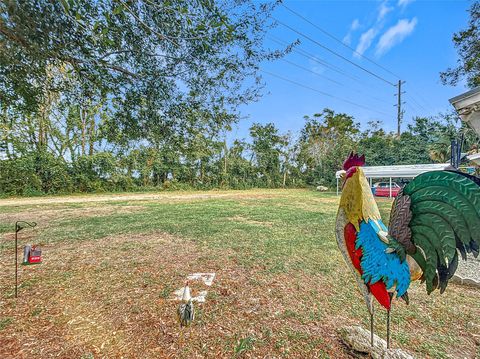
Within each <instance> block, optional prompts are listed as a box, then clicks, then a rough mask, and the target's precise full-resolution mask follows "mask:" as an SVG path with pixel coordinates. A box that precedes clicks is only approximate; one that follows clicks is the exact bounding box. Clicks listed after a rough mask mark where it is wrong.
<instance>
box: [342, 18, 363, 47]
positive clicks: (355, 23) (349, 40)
mask: <svg viewBox="0 0 480 359" xmlns="http://www.w3.org/2000/svg"><path fill="white" fill-rule="evenodd" d="M359 27H360V21H359V20H358V19H355V20H353V21H352V24H351V25H350V29H349V30H348V33H347V34H346V35H345V37H344V38H343V40H342V41H343V43H344V44H347V45H350V44H351V43H352V33H353V32H354V31H355V30H357V29H358V28H359Z"/></svg>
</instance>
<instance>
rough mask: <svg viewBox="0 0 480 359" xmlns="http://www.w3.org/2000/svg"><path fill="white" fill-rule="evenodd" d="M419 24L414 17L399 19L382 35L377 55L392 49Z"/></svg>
mask: <svg viewBox="0 0 480 359" xmlns="http://www.w3.org/2000/svg"><path fill="white" fill-rule="evenodd" d="M416 25H417V18H416V17H414V18H413V19H411V20H408V19H401V20H398V22H397V24H396V25H394V26H392V27H390V28H389V29H388V30H387V31H385V33H384V34H383V35H382V36H381V37H380V40H379V41H378V44H377V47H376V51H375V54H376V56H381V55H383V54H384V53H386V52H387V51H388V50H390V49H391V48H392V47H393V46H395V45H397V44H399V43H401V42H402V41H403V40H404V39H405V38H406V37H407V36H408V35H410V34H411V33H412V32H413V30H415V26H416Z"/></svg>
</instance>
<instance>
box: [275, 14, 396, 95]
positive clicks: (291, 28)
mask: <svg viewBox="0 0 480 359" xmlns="http://www.w3.org/2000/svg"><path fill="white" fill-rule="evenodd" d="M272 18H273V19H274V20H275V21H276V22H278V23H279V24H280V25H282V26H285V27H286V28H287V29H290V30H291V31H293V32H294V33H296V34H298V35H300V36H302V37H304V38H306V39H307V40H309V41H311V42H313V43H314V44H316V45H318V46H320V47H321V48H322V49H324V50H326V51H328V52H330V53H332V54H334V55H335V56H337V57H339V58H341V59H342V60H344V61H346V62H348V63H350V64H352V65H353V66H355V67H358V68H359V69H361V70H363V71H365V72H366V73H368V74H370V75H372V76H374V77H376V78H377V79H379V80H381V81H383V82H385V83H387V84H389V85H391V86H396V85H395V84H394V83H393V82H390V81H388V80H387V79H385V78H383V77H382V76H379V75H377V74H376V73H374V72H372V71H370V70H368V69H366V68H365V67H363V66H360V65H358V64H356V63H355V62H353V61H351V60H349V59H347V58H346V57H345V56H343V55H341V54H339V53H338V52H336V51H333V50H332V49H330V48H329V47H327V46H325V45H323V44H322V43H320V42H318V41H317V40H315V39H312V38H311V37H310V36H308V35H305V34H304V33H302V32H300V31H298V30H296V29H294V28H293V27H291V26H290V25H287V24H285V23H284V22H282V21H280V20H278V19H277V18H275V17H272Z"/></svg>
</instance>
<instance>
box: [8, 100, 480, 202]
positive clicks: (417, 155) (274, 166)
mask: <svg viewBox="0 0 480 359" xmlns="http://www.w3.org/2000/svg"><path fill="white" fill-rule="evenodd" d="M186 126H187V127H188V131H186V132H185V133H184V134H183V137H182V138H183V139H182V140H180V139H177V140H175V143H176V144H177V145H175V146H174V145H173V144H172V143H170V142H162V145H158V146H156V145H152V144H147V143H146V144H142V145H141V146H138V147H135V148H133V149H130V150H129V149H126V148H123V147H117V148H116V149H113V148H112V149H110V150H107V151H98V150H94V151H92V152H91V153H89V152H90V151H88V150H87V149H86V150H85V151H80V152H78V153H76V154H75V156H71V158H70V159H69V160H66V159H65V158H68V155H67V154H73V153H75V150H73V151H70V150H68V149H67V150H66V152H65V154H64V155H63V156H59V154H58V153H56V152H55V151H53V150H51V149H48V148H46V147H41V150H40V151H27V150H26V148H28V146H27V147H25V151H23V152H20V153H23V154H22V155H20V156H18V157H17V156H14V155H13V154H9V155H7V156H6V157H7V158H6V159H5V160H1V166H0V193H2V194H9V195H37V194H44V193H68V192H103V191H135V190H142V189H143V190H145V189H148V190H152V189H164V190H178V189H190V188H196V189H211V188H225V189H228V188H234V189H247V188H254V187H272V188H276V187H302V186H317V185H326V186H330V187H333V186H334V185H335V177H334V173H335V172H336V171H337V170H338V169H340V168H341V166H342V162H343V160H344V158H345V157H346V156H347V154H348V153H349V152H350V151H352V150H353V149H355V150H357V151H358V152H360V153H364V154H365V155H366V159H367V165H392V164H415V163H430V162H445V161H447V160H448V158H447V157H446V156H447V155H449V151H450V149H449V146H450V145H449V143H450V140H451V139H452V138H456V137H458V136H459V135H460V134H464V137H465V144H464V145H465V146H464V149H465V150H468V149H470V148H473V149H474V148H475V146H478V138H477V137H476V136H474V135H473V134H472V133H471V130H469V129H467V128H464V127H462V126H460V127H458V126H457V125H456V123H455V122H454V118H453V117H452V116H451V115H448V114H447V115H443V116H440V117H438V118H420V117H418V118H415V119H414V120H413V124H412V125H410V126H409V127H408V128H407V130H406V131H405V132H403V133H402V135H401V136H400V138H397V136H396V135H394V134H393V133H386V132H385V131H383V130H382V129H381V128H380V124H379V123H377V122H372V123H370V124H369V127H368V128H367V129H366V130H365V131H360V129H359V127H360V126H359V124H358V123H357V122H355V121H354V119H353V117H351V116H348V115H346V114H337V113H335V112H333V111H332V110H329V109H325V110H324V111H323V112H321V113H319V114H315V115H314V116H313V117H311V118H310V117H308V116H307V117H306V118H305V125H304V127H303V129H302V130H301V131H300V134H299V136H298V138H295V137H294V136H292V134H290V133H289V134H286V135H284V134H281V133H280V132H279V130H278V129H277V128H276V127H275V125H274V124H272V123H269V124H265V125H262V124H254V125H252V126H251V128H250V135H251V139H250V140H249V141H247V140H243V139H242V140H238V139H237V140H234V141H233V142H232V143H231V144H230V145H228V143H227V141H226V140H225V137H224V136H225V135H224V134H223V133H219V132H218V131H217V130H215V129H213V130H212V127H211V124H209V121H208V119H207V118H201V117H195V118H191V121H190V123H189V124H188V125H186ZM75 143H76V145H73V144H71V145H70V146H71V147H72V149H73V148H76V147H75V146H77V147H82V142H81V141H79V142H75ZM7 147H8V146H7ZM10 147H11V146H10ZM67 147H68V146H67ZM9 157H11V158H9Z"/></svg>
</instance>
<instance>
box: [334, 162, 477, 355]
mask: <svg viewBox="0 0 480 359" xmlns="http://www.w3.org/2000/svg"><path fill="white" fill-rule="evenodd" d="M364 164H365V157H364V156H358V155H356V154H353V153H351V154H350V156H349V157H348V158H347V159H346V161H345V162H344V164H343V169H344V170H345V175H344V176H343V189H342V196H341V199H340V205H339V209H338V214H337V221H336V237H337V243H338V246H339V248H340V251H341V252H342V254H343V256H344V258H345V261H346V262H347V264H348V266H349V267H350V269H351V270H352V271H353V273H354V275H355V279H356V281H357V284H358V287H359V289H360V291H361V293H362V294H363V297H364V299H365V302H366V304H367V308H368V311H369V313H370V330H371V344H372V346H373V319H374V317H373V315H374V303H373V302H374V299H375V300H376V301H377V302H378V303H380V304H381V305H382V306H383V307H384V308H385V309H386V310H387V348H389V347H390V309H391V305H392V300H393V299H394V297H396V298H402V299H403V300H405V301H406V303H407V304H408V301H409V298H408V288H409V286H410V283H411V282H412V281H415V280H421V281H422V282H425V284H426V289H427V293H428V294H430V293H431V292H433V291H434V290H436V289H439V290H440V293H443V292H444V290H445V288H446V287H447V284H448V281H449V279H451V278H452V276H453V274H454V273H455V270H456V269H457V265H458V252H460V255H461V256H462V258H463V259H466V253H473V255H474V256H475V257H477V256H478V253H479V244H480V179H479V178H477V177H474V176H470V175H467V174H465V173H460V172H455V171H432V172H426V173H423V174H421V175H419V176H417V177H416V178H415V179H413V180H412V181H411V182H410V183H408V184H407V185H406V186H405V187H404V188H403V189H402V191H401V192H400V193H399V195H398V196H397V197H396V199H395V201H394V203H393V206H392V211H391V214H390V222H389V227H388V228H387V227H386V226H385V225H384V224H383V222H382V219H381V217H380V212H379V210H378V207H377V204H376V203H375V199H374V197H373V194H372V191H371V189H370V186H369V184H368V181H367V179H366V177H365V174H364V173H363V170H362V166H363V165H364Z"/></svg>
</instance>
